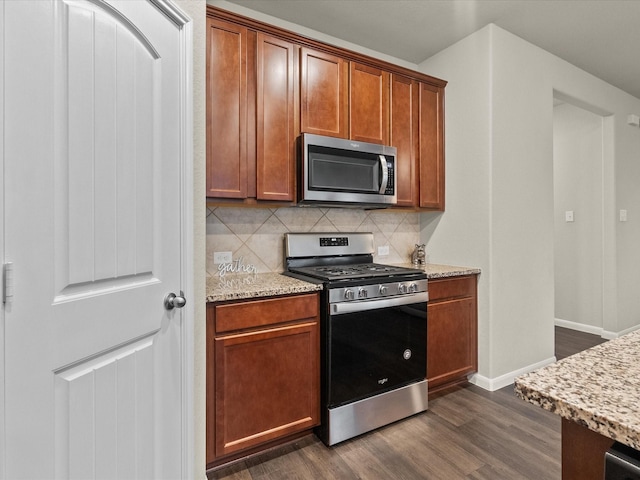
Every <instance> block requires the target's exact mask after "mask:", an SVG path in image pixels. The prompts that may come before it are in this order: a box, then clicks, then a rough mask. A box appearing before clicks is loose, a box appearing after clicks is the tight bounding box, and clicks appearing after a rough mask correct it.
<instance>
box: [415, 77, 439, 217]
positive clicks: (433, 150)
mask: <svg viewBox="0 0 640 480" xmlns="http://www.w3.org/2000/svg"><path fill="white" fill-rule="evenodd" d="M420 207H422V208H426V209H430V210H441V211H443V210H444V88H441V87H434V86H431V85H428V84H425V83H421V84H420Z"/></svg>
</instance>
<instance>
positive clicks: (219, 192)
mask: <svg viewBox="0 0 640 480" xmlns="http://www.w3.org/2000/svg"><path fill="white" fill-rule="evenodd" d="M207 13H208V17H207V27H208V34H207V197H208V198H209V199H210V200H215V201H223V202H227V203H229V202H231V203H245V204H246V203H248V204H252V203H256V202H263V203H264V202H271V203H272V204H273V203H277V202H280V203H279V204H280V205H291V204H292V203H294V202H295V201H296V138H297V137H298V136H299V135H300V133H302V132H308V133H314V134H318V135H328V136H333V137H339V138H347V139H352V140H357V141H361V142H370V143H379V144H386V145H392V146H394V147H396V148H397V149H398V160H397V162H398V164H397V167H396V177H397V179H398V207H409V208H412V209H420V210H436V211H437V210H444V198H445V195H444V193H445V192H444V186H445V182H444V88H445V85H446V82H445V81H443V80H439V79H437V78H433V77H430V76H428V75H424V74H422V73H419V72H414V71H411V70H408V69H405V68H403V67H399V66H397V65H393V64H390V63H387V62H384V61H382V60H378V59H375V58H371V57H368V56H365V55H362V54H358V53H355V52H351V51H348V50H345V49H341V48H338V47H334V46H332V45H327V44H324V43H322V42H318V41H315V40H311V39H308V38H306V37H302V36H300V35H297V34H295V33H293V32H289V31H287V30H283V29H280V28H278V27H274V26H272V25H268V24H265V23H262V22H258V21H256V20H252V19H249V18H245V17H241V16H238V15H235V14H233V13H230V12H226V11H224V10H221V9H218V8H215V7H212V6H208V7H207Z"/></svg>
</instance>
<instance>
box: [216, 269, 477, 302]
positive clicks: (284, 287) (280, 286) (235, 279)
mask: <svg viewBox="0 0 640 480" xmlns="http://www.w3.org/2000/svg"><path fill="white" fill-rule="evenodd" d="M403 266H405V267H412V265H411V264H405V265H403ZM425 272H426V273H427V277H428V278H432V279H435V278H445V277H455V276H460V275H471V274H477V273H480V270H479V269H477V268H468V267H455V266H450V265H434V264H428V265H426V267H425ZM318 290H322V284H317V283H311V282H305V281H303V280H298V279H296V278H292V277H288V276H286V275H282V274H280V273H228V274H226V275H224V276H223V277H222V278H221V277H219V276H218V275H215V276H209V277H207V290H206V293H207V298H206V301H207V302H222V301H227V300H242V299H250V298H260V297H271V296H276V295H290V294H296V293H306V292H315V291H318Z"/></svg>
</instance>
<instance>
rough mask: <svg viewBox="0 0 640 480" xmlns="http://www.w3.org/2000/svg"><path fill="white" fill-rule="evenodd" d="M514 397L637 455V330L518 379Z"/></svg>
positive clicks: (639, 405)
mask: <svg viewBox="0 0 640 480" xmlns="http://www.w3.org/2000/svg"><path fill="white" fill-rule="evenodd" d="M515 392H516V395H518V396H519V397H520V398H522V399H524V400H526V401H528V402H530V403H532V404H534V405H537V406H539V407H542V408H544V409H545V410H549V411H550V412H553V413H556V414H557V415H560V416H561V417H562V418H565V419H567V420H572V421H574V422H577V423H579V424H580V425H583V426H585V427H587V428H589V429H590V430H593V431H595V432H598V433H600V434H601V435H604V436H606V437H609V438H611V439H613V440H617V441H619V442H621V443H624V444H625V445H628V446H630V447H633V448H635V449H636V450H640V330H636V331H635V332H631V333H629V334H627V335H624V336H622V337H619V338H616V339H614V340H610V341H608V342H605V343H602V344H600V345H597V346H595V347H593V348H590V349H588V350H585V351H583V352H580V353H577V354H575V355H572V356H570V357H567V358H565V359H563V360H560V361H558V362H556V363H554V364H551V365H547V366H546V367H543V368H541V369H539V370H536V371H534V372H531V373H528V374H526V375H523V376H521V377H518V378H516V379H515Z"/></svg>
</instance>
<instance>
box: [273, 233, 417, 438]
mask: <svg viewBox="0 0 640 480" xmlns="http://www.w3.org/2000/svg"><path fill="white" fill-rule="evenodd" d="M373 253H374V239H373V234H372V233H362V232H353V233H289V234H286V235H285V257H286V259H285V268H286V272H285V274H286V275H290V276H293V277H297V278H300V279H303V280H307V281H311V282H318V283H322V284H323V287H324V288H323V292H322V300H321V372H322V374H321V375H322V376H321V409H322V411H321V425H320V427H318V429H317V430H316V434H317V435H318V436H319V437H320V439H321V440H322V441H323V442H324V443H325V444H327V445H334V444H336V443H338V442H341V441H344V440H347V439H349V438H352V437H354V436H356V435H360V434H362V433H365V432H368V431H370V430H373V429H375V428H378V427H381V426H383V425H387V424H389V423H392V422H395V421H397V420H400V419H402V418H406V417H408V416H410V415H414V414H416V413H419V412H422V411H425V410H426V409H427V381H426V372H427V301H428V299H429V293H428V284H427V275H426V274H425V273H424V271H423V270H420V269H414V268H405V267H398V266H391V265H382V264H377V263H373Z"/></svg>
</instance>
